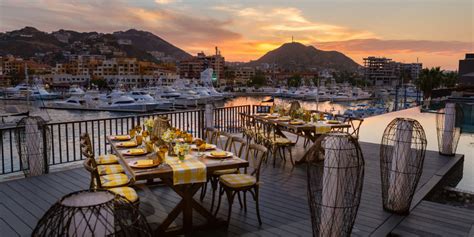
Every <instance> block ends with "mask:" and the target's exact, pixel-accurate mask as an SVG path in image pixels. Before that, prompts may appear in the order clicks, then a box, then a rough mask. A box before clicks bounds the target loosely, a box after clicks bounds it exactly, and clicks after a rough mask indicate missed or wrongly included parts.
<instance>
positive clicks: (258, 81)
mask: <svg viewBox="0 0 474 237" xmlns="http://www.w3.org/2000/svg"><path fill="white" fill-rule="evenodd" d="M266 83H267V79H266V78H265V74H264V73H263V72H262V71H256V72H255V75H253V76H252V77H251V78H250V81H249V83H248V84H249V86H255V87H261V86H264V85H265V84H266Z"/></svg>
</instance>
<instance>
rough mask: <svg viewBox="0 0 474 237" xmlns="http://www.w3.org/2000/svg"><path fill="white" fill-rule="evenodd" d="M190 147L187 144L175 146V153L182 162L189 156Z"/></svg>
mask: <svg viewBox="0 0 474 237" xmlns="http://www.w3.org/2000/svg"><path fill="white" fill-rule="evenodd" d="M189 150H190V146H189V144H187V143H181V142H179V143H176V145H175V146H174V153H175V154H176V155H178V158H179V159H180V160H184V157H185V156H186V155H187V154H189Z"/></svg>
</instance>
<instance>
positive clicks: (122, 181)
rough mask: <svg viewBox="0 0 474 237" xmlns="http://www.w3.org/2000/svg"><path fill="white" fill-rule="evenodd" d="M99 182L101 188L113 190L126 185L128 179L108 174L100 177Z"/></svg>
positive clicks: (124, 176) (122, 175)
mask: <svg viewBox="0 0 474 237" xmlns="http://www.w3.org/2000/svg"><path fill="white" fill-rule="evenodd" d="M100 182H101V184H102V187H103V188H114V187H119V186H125V185H128V183H129V182H130V179H129V178H128V176H127V175H125V174H108V175H102V176H100Z"/></svg>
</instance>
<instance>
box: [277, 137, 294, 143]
mask: <svg viewBox="0 0 474 237" xmlns="http://www.w3.org/2000/svg"><path fill="white" fill-rule="evenodd" d="M272 142H273V143H274V144H294V142H293V141H291V140H290V139H288V138H284V137H277V138H275V139H272Z"/></svg>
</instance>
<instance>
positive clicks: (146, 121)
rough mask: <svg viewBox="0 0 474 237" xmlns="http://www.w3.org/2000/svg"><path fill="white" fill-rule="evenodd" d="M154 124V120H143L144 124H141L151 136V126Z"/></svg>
mask: <svg viewBox="0 0 474 237" xmlns="http://www.w3.org/2000/svg"><path fill="white" fill-rule="evenodd" d="M154 124H155V120H153V119H152V118H150V119H147V120H145V123H144V124H143V125H144V126H145V129H146V130H147V131H148V133H150V134H151V132H152V131H153V125H154Z"/></svg>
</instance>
